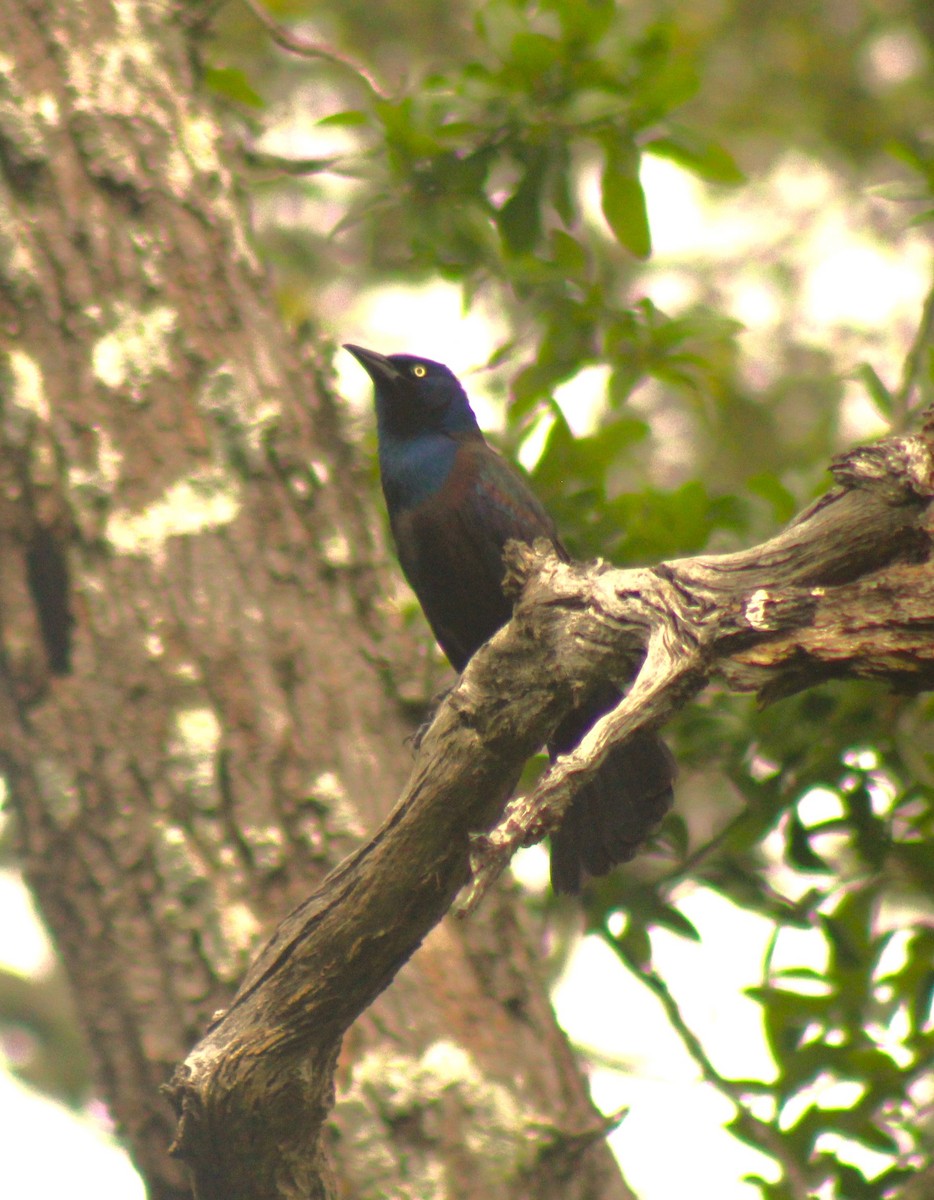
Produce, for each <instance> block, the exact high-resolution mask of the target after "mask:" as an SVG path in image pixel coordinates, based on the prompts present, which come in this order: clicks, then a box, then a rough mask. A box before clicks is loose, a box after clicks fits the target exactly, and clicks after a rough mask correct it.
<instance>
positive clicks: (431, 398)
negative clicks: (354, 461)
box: [344, 344, 479, 436]
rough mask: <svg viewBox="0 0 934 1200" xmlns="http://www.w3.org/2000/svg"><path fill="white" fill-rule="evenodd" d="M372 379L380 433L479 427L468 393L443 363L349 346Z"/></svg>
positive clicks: (447, 431) (460, 429)
mask: <svg viewBox="0 0 934 1200" xmlns="http://www.w3.org/2000/svg"><path fill="white" fill-rule="evenodd" d="M344 349H345V350H349V351H350V353H351V354H352V355H353V356H354V358H355V359H356V360H357V362H358V363H359V364H360V366H361V367H363V369H364V371H366V373H367V374H368V375H369V377H370V378H371V379H372V380H373V387H374V389H375V392H376V417H377V421H378V424H379V430H380V433H387V434H395V435H399V436H405V435H407V434H417V433H426V432H437V433H467V432H473V431H474V430H476V429H478V428H479V427H478V425H477V418H476V417H475V416H474V414H473V409H472V408H471V407H470V402H469V401H468V399H467V393H466V392H465V391H464V389H463V388H462V387H461V385H460V382H459V381H458V379H457V376H456V375H455V374H454V373H453V371H451V370H450V369H449V368H448V367H446V366H444V365H443V364H442V363H438V362H432V360H431V359H430V358H419V357H418V356H417V355H415V354H389V355H385V354H377V353H376V351H375V350H364V349H363V347H362V346H352V345H349V344H347V345H345V346H344Z"/></svg>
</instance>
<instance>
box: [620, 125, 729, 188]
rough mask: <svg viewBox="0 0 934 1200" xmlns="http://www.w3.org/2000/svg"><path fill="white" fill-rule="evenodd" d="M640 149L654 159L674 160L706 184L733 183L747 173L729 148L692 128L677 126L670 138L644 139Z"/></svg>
mask: <svg viewBox="0 0 934 1200" xmlns="http://www.w3.org/2000/svg"><path fill="white" fill-rule="evenodd" d="M643 150H644V151H645V153H646V154H654V155H655V157H656V158H667V159H668V160H669V161H670V162H675V163H677V164H678V166H680V167H684V169H685V170H686V171H690V172H691V173H692V174H694V175H697V176H698V177H699V178H700V179H705V180H707V182H708V183H723V184H729V185H736V184H738V183H745V182H746V176H745V175H744V174H743V172H742V171H741V170H740V168H739V166H738V164H737V162H736V160H735V159H734V158H733V156H732V154H730V152H729V151H728V150H726V149H724V147H723V146H721V145H719V144H718V143H717V142H714V141H711V140H710V139H709V138H706V137H704V135H703V134H700V133H696V132H695V131H694V130H691V129H685V128H678V129H677V131H675V132H672V133H671V135H670V136H669V137H662V138H655V139H654V140H653V141H651V142H647V143H646V144H645V145H644V146H643Z"/></svg>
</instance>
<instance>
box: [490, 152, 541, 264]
mask: <svg viewBox="0 0 934 1200" xmlns="http://www.w3.org/2000/svg"><path fill="white" fill-rule="evenodd" d="M547 166H548V159H547V157H546V155H545V154H544V153H543V152H538V153H535V154H533V155H532V156H530V160H529V162H528V163H527V165H526V168H525V173H524V174H523V176H522V178H521V180H520V181H519V186H518V187H517V188H516V190H515V191H514V192H513V194H512V195H511V196H510V197H509V199H508V200H507V201H506V203H505V204H504V205H503V207H502V208H501V209H500V210H499V214H498V216H497V218H496V223H497V225H498V226H499V231H500V233H501V234H502V237H503V241H504V242H505V243H506V245H507V247H508V248H509V249H510V250H511V251H512V253H513V254H527V253H529V252H530V251H532V250H533V249H534V248H535V245H536V243H537V242H538V239H539V236H540V234H541V229H542V210H541V196H542V185H543V183H544V181H545V174H546V170H547Z"/></svg>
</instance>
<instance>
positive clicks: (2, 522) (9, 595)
mask: <svg viewBox="0 0 934 1200" xmlns="http://www.w3.org/2000/svg"><path fill="white" fill-rule="evenodd" d="M193 7H195V6H187V5H180V6H179V7H178V9H177V10H176V9H173V8H172V7H171V6H170V5H169V4H167V3H164V2H160V0H121V2H120V3H116V2H114V0H84V2H83V3H81V4H65V5H59V4H53V3H51V2H49V0H0V30H2V36H3V46H4V51H3V57H4V60H5V61H4V62H3V72H4V75H5V80H4V82H3V87H2V91H0V167H2V172H0V189H2V190H0V345H2V348H3V350H4V355H3V360H2V361H3V367H2V375H0V389H2V390H0V553H2V562H3V571H2V575H0V763H2V769H3V772H4V774H5V776H6V781H7V785H8V788H9V792H10V797H11V802H12V808H13V811H14V813H15V816H16V823H17V836H18V839H19V846H20V850H21V853H22V859H23V863H24V868H25V871H26V875H27V878H28V880H29V882H30V884H31V886H32V887H33V888H34V890H35V894H36V897H37V900H38V902H39V904H40V907H41V909H42V911H43V913H44V915H45V918H46V920H47V922H48V924H49V926H50V928H51V930H52V931H53V935H54V937H55V939H56V942H57V944H58V947H59V949H60V951H61V954H62V957H63V959H64V961H65V964H66V967H67V970H68V972H69V975H70V978H71V981H72V984H73V988H74V992H75V998H76V1003H77V1007H78V1010H79V1012H80V1015H81V1020H82V1022H83V1025H84V1028H85V1030H86V1033H87V1037H88V1041H89V1044H90V1047H91V1052H92V1056H93V1061H94V1065H95V1070H96V1078H97V1083H98V1086H99V1089H100V1091H101V1093H102V1095H103V1096H104V1097H105V1099H106V1100H107V1101H108V1103H109V1104H110V1106H111V1109H112V1111H113V1114H114V1116H115V1118H116V1120H117V1122H118V1124H119V1126H120V1128H121V1130H122V1132H123V1134H124V1136H125V1137H126V1139H127V1143H128V1145H129V1147H130V1150H131V1153H132V1155H133V1157H134V1159H135V1161H136V1164H137V1166H138V1167H139V1169H140V1170H141V1171H142V1173H143V1175H144V1176H145V1178H146V1180H147V1183H148V1185H149V1189H150V1194H151V1195H152V1196H153V1197H160V1198H162V1197H166V1198H167V1197H183V1196H187V1195H189V1194H190V1190H189V1186H188V1183H187V1180H186V1178H185V1175H184V1172H183V1170H182V1168H181V1165H180V1164H179V1163H178V1162H177V1161H176V1160H174V1159H173V1158H172V1157H171V1156H170V1155H169V1153H168V1147H169V1144H170V1142H171V1140H172V1138H173V1135H174V1130H175V1118H174V1114H173V1112H172V1110H171V1107H170V1105H169V1102H168V1100H167V1099H166V1098H165V1097H164V1096H163V1095H162V1094H161V1093H160V1087H161V1086H162V1085H163V1084H164V1083H165V1082H166V1081H167V1079H168V1078H169V1076H170V1075H171V1072H172V1069H173V1067H174V1065H175V1063H176V1062H177V1061H179V1060H180V1059H182V1058H183V1057H184V1055H185V1053H186V1051H187V1050H188V1048H189V1047H190V1045H191V1044H192V1043H193V1042H194V1041H195V1040H197V1038H198V1036H199V1034H200V1033H201V1031H202V1030H203V1028H204V1026H205V1024H206V1023H207V1021H208V1020H209V1018H210V1016H211V1014H212V1012H213V1011H214V1010H216V1009H218V1008H220V1007H222V1006H223V1005H224V1004H225V1003H227V1002H228V1001H229V999H230V997H231V995H232V993H233V990H234V988H235V985H236V983H237V981H238V979H239V978H240V976H241V975H242V974H243V971H244V969H245V967H246V964H247V962H248V960H249V957H250V954H251V952H252V951H253V950H255V949H256V947H257V945H258V944H259V942H260V941H261V940H262V938H263V937H264V936H265V935H266V934H268V933H269V932H270V930H271V928H272V927H273V925H274V924H275V922H276V920H277V919H278V918H280V917H281V916H282V915H283V914H284V913H285V912H286V911H287V909H288V908H289V907H291V906H292V905H294V904H296V903H297V902H298V901H300V900H301V899H302V898H303V897H304V896H305V895H306V894H307V893H308V891H309V890H310V888H311V887H312V885H313V883H314V882H315V881H316V880H317V879H318V878H320V877H321V875H322V874H323V873H324V871H325V870H326V869H328V868H329V867H331V866H333V865H334V864H335V863H336V862H337V861H338V860H339V859H340V858H341V857H343V856H344V855H345V854H346V853H347V852H348V851H349V850H350V849H351V848H352V847H353V846H354V845H355V844H356V842H357V841H358V840H359V838H360V836H361V835H362V834H363V833H364V832H365V831H366V830H368V829H372V828H373V827H374V826H375V824H376V823H377V821H378V820H379V819H380V818H381V816H382V815H383V814H384V813H385V811H386V809H387V808H388V806H389V804H390V803H391V802H392V800H393V799H394V798H395V796H396V794H397V793H398V791H399V790H400V788H401V786H402V783H403V781H404V778H405V776H406V774H407V772H408V767H409V761H410V759H409V753H408V751H407V750H406V749H405V747H404V745H403V739H404V737H405V736H406V734H407V733H408V732H409V730H408V727H407V725H406V723H405V720H404V717H403V714H402V712H401V709H400V706H399V705H398V703H397V702H396V701H395V700H394V697H393V694H392V690H391V686H390V684H389V683H388V682H387V676H388V675H389V674H390V672H387V669H386V665H387V661H388V662H391V661H392V659H393V658H394V657H395V658H401V657H402V655H400V653H399V639H400V638H401V637H402V634H401V633H399V631H398V630H396V629H394V628H393V625H392V617H391V615H390V614H388V613H387V612H386V611H385V609H384V607H383V606H382V605H381V603H380V598H381V596H382V595H383V593H384V587H385V584H384V569H385V568H384V565H383V564H384V561H385V553H384V548H383V545H382V542H381V537H380V535H379V534H378V533H375V532H374V530H375V529H378V528H379V524H378V522H377V520H376V519H375V517H374V514H373V513H372V512H371V511H370V509H369V507H368V503H367V501H366V496H367V489H366V487H365V486H364V483H363V480H362V477H361V474H360V471H359V468H358V465H357V463H356V461H355V459H354V456H353V454H352V452H351V451H350V449H349V448H348V446H347V445H346V443H345V442H344V440H343V438H342V434H341V428H340V420H339V413H338V411H337V410H336V408H335V406H334V403H333V399H332V397H331V396H330V394H329V391H328V387H327V384H326V381H325V372H324V370H323V368H322V367H321V365H320V364H319V363H318V362H317V361H316V360H315V358H314V356H313V354H311V353H309V354H306V355H304V356H303V355H302V354H300V353H299V351H298V350H297V348H296V346H295V345H294V343H293V342H292V341H291V340H290V339H289V337H288V336H287V335H286V333H285V331H284V330H283V329H282V327H281V324H280V322H279V320H278V318H277V316H276V314H275V309H274V305H273V303H272V301H271V298H270V295H269V290H268V288H267V286H266V283H265V280H264V277H263V274H262V271H261V270H260V268H259V266H258V264H257V262H256V259H255V255H254V253H253V250H252V249H251V245H250V239H249V232H248V230H247V228H246V225H245V220H244V216H243V209H242V206H241V204H240V203H239V201H238V199H237V197H236V195H235V189H234V181H233V179H232V176H231V170H230V166H229V163H227V162H226V161H225V153H224V149H223V142H222V134H221V130H220V128H219V126H218V124H217V121H216V119H215V117H214V115H213V114H212V112H211V111H210V108H209V106H208V105H207V103H206V102H205V101H204V99H203V98H201V97H197V96H196V81H195V78H194V76H193V68H192V61H193V55H192V37H193V35H192V32H191V30H190V29H188V28H186V25H185V15H186V13H187V12H189V10H190V9H191V8H193ZM488 907H489V909H490V911H489V912H488V913H487V914H485V915H484V916H483V917H482V918H480V919H477V920H475V921H473V922H471V923H470V924H469V925H468V926H466V927H465V926H463V925H456V926H454V925H451V924H445V925H443V926H441V927H440V928H439V929H438V930H436V931H435V933H434V934H432V936H431V937H430V938H429V939H428V940H427V941H426V943H425V945H424V946H423V948H422V950H421V951H420V952H419V954H418V955H417V956H416V958H415V959H414V960H413V962H412V963H411V964H410V965H409V966H408V967H406V968H405V970H404V971H403V972H402V973H401V974H400V976H399V977H398V979H397V980H396V982H395V983H394V985H393V986H392V988H391V989H390V990H389V992H388V993H386V994H385V995H384V996H383V997H382V998H381V999H380V1001H379V1002H378V1003H377V1004H376V1005H374V1007H373V1008H372V1009H371V1010H370V1011H369V1012H368V1013H367V1014H366V1015H365V1016H364V1018H363V1019H361V1020H360V1021H359V1022H358V1023H357V1024H356V1025H355V1026H354V1028H353V1029H352V1030H351V1032H350V1034H349V1035H348V1037H347V1038H346V1040H345V1043H344V1048H343V1054H342V1061H341V1066H340V1070H339V1073H338V1080H339V1098H338V1105H337V1108H336V1109H335V1114H334V1120H333V1124H332V1130H333V1138H332V1144H333V1149H334V1155H333V1157H334V1171H335V1176H336V1181H337V1182H336V1183H335V1188H336V1190H337V1191H338V1192H339V1194H341V1195H347V1196H356V1197H383V1196H405V1195H411V1196H413V1197H414V1196H418V1197H422V1196H428V1195H434V1194H438V1195H440V1194H445V1195H449V1196H459V1197H472V1196H476V1197H519V1196H536V1197H548V1196H555V1197H557V1196H562V1197H572V1198H573V1197H584V1196H587V1197H594V1198H601V1200H602V1198H617V1197H623V1198H624V1197H627V1196H629V1195H630V1193H629V1191H628V1189H627V1188H626V1186H625V1184H624V1183H623V1182H622V1180H621V1179H620V1176H619V1174H618V1172H617V1170H616V1168H615V1166H614V1164H613V1162H612V1159H611V1157H610V1155H609V1152H608V1150H607V1149H606V1147H605V1145H604V1144H603V1143H602V1142H601V1141H599V1139H598V1140H596V1141H591V1140H590V1139H588V1138H587V1137H586V1136H585V1137H580V1136H577V1135H580V1134H581V1133H582V1132H585V1133H586V1131H587V1130H598V1129H599V1127H600V1121H599V1118H598V1116H597V1114H595V1112H594V1110H593V1108H592V1106H591V1104H590V1101H589V1099H588V1097H587V1092H586V1087H585V1085H584V1082H583V1080H582V1078H581V1075H580V1072H579V1070H578V1069H577V1067H576V1065H575V1063H574V1061H573V1058H572V1056H571V1053H570V1051H569V1049H568V1047H567V1044H566V1042H565V1040H564V1038H563V1035H562V1034H561V1032H560V1030H558V1028H557V1027H556V1025H555V1023H554V1019H553V1017H552V1015H551V1012H550V1009H549V1007H548V1003H547V998H546V994H545V991H544V988H543V985H542V982H541V980H540V978H539V975H538V972H537V969H536V955H535V952H534V949H533V947H532V945H531V939H530V937H529V935H528V932H527V931H526V930H524V929H523V928H522V927H521V914H519V913H517V912H516V911H515V910H514V907H513V906H512V904H511V902H510V901H509V900H508V899H507V898H505V897H500V898H499V899H498V900H497V901H496V903H494V904H491V905H489V906H488ZM302 1119H303V1116H302V1114H301V1113H300V1112H299V1113H296V1116H295V1120H296V1122H297V1123H301V1121H302ZM543 1120H545V1121H547V1122H548V1123H550V1125H551V1126H553V1127H554V1129H556V1130H558V1131H566V1132H567V1134H568V1136H569V1141H568V1145H569V1146H573V1147H575V1148H574V1149H573V1152H571V1151H570V1150H569V1152H568V1153H567V1154H565V1155H563V1156H561V1155H557V1156H556V1155H552V1156H551V1157H550V1158H548V1160H547V1162H546V1161H543V1160H541V1159H536V1158H535V1156H534V1155H530V1153H529V1149H528V1147H529V1145H530V1144H531V1143H532V1138H531V1136H530V1133H531V1131H532V1130H533V1128H539V1127H540V1126H541V1122H542V1121H543ZM283 1194H285V1192H283Z"/></svg>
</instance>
